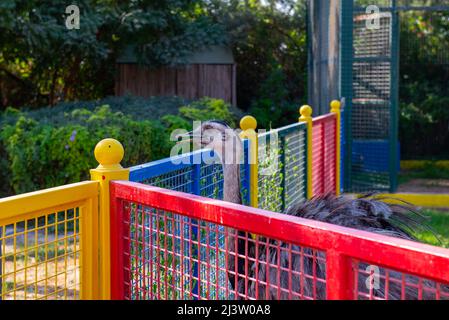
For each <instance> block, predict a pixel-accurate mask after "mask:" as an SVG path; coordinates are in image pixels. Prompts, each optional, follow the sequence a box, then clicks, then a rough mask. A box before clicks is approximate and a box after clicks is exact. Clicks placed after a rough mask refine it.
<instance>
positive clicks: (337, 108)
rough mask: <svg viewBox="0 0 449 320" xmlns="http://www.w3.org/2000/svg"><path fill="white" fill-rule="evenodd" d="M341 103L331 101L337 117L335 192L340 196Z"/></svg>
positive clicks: (332, 109) (333, 111)
mask: <svg viewBox="0 0 449 320" xmlns="http://www.w3.org/2000/svg"><path fill="white" fill-rule="evenodd" d="M340 107H341V104H340V101H338V100H334V101H332V102H331V112H332V113H335V118H336V121H337V123H336V126H335V130H336V131H337V132H336V139H337V141H336V143H335V153H336V154H335V162H336V163H335V189H336V190H335V194H336V195H337V196H338V195H339V194H340V190H341V186H340V181H341V180H340V177H341V167H340V165H341V110H340Z"/></svg>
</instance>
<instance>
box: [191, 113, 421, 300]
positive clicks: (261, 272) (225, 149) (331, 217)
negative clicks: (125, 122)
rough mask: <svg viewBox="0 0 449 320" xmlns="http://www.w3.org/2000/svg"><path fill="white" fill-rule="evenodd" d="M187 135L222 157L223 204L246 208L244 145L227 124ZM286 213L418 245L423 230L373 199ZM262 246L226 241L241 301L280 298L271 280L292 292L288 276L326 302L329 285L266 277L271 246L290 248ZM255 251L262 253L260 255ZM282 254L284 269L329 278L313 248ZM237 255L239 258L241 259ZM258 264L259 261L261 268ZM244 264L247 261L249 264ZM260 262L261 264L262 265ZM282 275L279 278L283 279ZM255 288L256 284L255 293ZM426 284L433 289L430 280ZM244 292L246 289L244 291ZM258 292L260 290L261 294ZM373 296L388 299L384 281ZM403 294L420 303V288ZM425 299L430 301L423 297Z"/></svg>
mask: <svg viewBox="0 0 449 320" xmlns="http://www.w3.org/2000/svg"><path fill="white" fill-rule="evenodd" d="M188 136H189V137H190V138H193V142H194V143H195V144H197V145H199V146H200V147H202V148H209V149H212V150H213V151H214V152H215V153H216V154H217V155H218V157H219V158H220V160H221V163H222V166H223V178H224V186H223V200H224V201H228V202H233V203H237V204H242V198H241V195H240V167H239V161H238V160H239V159H240V157H241V156H242V153H243V147H242V141H241V140H240V138H239V136H238V135H237V134H236V133H235V132H234V131H233V130H232V129H231V128H230V127H229V126H228V125H227V124H226V123H225V122H222V121H217V120H210V121H207V122H203V123H202V125H201V126H200V127H198V128H196V129H195V130H194V131H192V132H190V133H189V134H188ZM284 213H285V214H288V215H292V216H297V217H302V218H306V219H313V220H318V221H323V222H327V223H331V224H335V225H339V226H344V227H350V228H354V229H359V230H365V231H369V232H374V233H377V234H383V235H388V236H393V237H398V238H402V239H407V240H414V241H417V239H416V238H414V237H413V235H412V232H413V230H414V229H416V228H420V227H422V226H423V217H422V216H420V215H419V214H418V213H417V212H415V211H414V210H413V209H412V208H411V207H410V206H408V205H389V204H386V203H384V202H382V201H379V200H376V199H375V198H373V197H372V196H370V195H366V196H363V197H361V198H358V199H350V198H348V197H344V196H338V197H337V196H334V195H330V194H328V195H323V196H319V197H315V198H313V199H311V200H308V201H305V202H298V203H295V204H293V205H292V206H290V207H289V208H287V210H286V211H285V212H284ZM409 213H414V214H415V215H410V214H409ZM237 235H238V237H237V240H236V236H237ZM259 242H260V243H261V244H259V245H258V248H257V249H258V250H256V245H255V242H254V241H250V237H249V235H248V234H247V233H245V232H242V231H237V232H236V231H233V232H232V231H230V232H229V235H228V237H227V245H228V256H227V263H228V265H227V267H228V280H229V282H230V285H231V287H232V289H233V290H235V293H236V298H237V299H240V298H241V296H240V295H243V296H245V292H246V295H247V296H248V297H251V298H257V299H277V298H279V295H278V290H277V288H272V287H270V288H269V290H266V287H265V286H266V285H264V284H261V281H263V282H265V283H266V282H267V280H268V281H269V283H270V284H272V285H273V286H274V287H278V286H280V287H281V288H284V289H286V290H288V289H289V286H288V284H289V277H291V278H292V279H291V284H292V287H291V290H292V291H293V292H300V290H301V291H302V292H303V293H304V294H305V295H306V296H312V291H314V292H315V293H316V295H315V296H316V298H318V299H325V298H326V288H325V284H321V283H317V284H316V287H315V288H314V287H313V283H312V282H311V281H310V280H306V281H303V283H302V286H303V287H302V288H299V286H300V283H301V281H300V277H299V276H297V275H295V274H290V275H289V273H288V272H285V271H278V270H277V269H278V268H269V269H270V270H269V271H268V275H267V274H266V273H267V272H266V267H265V265H266V263H267V262H268V263H275V262H277V261H278V258H279V257H277V255H278V254H279V253H278V250H275V249H272V248H273V247H275V246H277V245H279V246H280V247H281V248H285V249H287V248H288V247H289V246H290V245H289V244H286V243H283V242H280V241H277V240H270V241H269V242H270V246H269V250H267V248H266V242H264V241H259ZM271 245H273V246H271ZM292 250H293V252H300V250H301V248H299V246H294V245H293V246H292ZM267 251H268V252H267ZM256 252H258V253H257V255H258V256H257V257H256ZM282 252H283V251H281V254H280V255H281V257H280V263H281V266H282V267H284V268H288V267H289V266H291V268H292V269H293V270H295V271H298V272H299V270H301V263H302V264H303V266H302V268H303V269H302V270H303V272H304V273H305V274H308V275H312V272H313V269H315V271H314V272H315V274H316V276H317V277H318V278H321V279H324V278H325V264H324V263H323V262H319V261H318V262H316V263H315V266H314V263H313V262H314V260H313V259H312V258H311V257H307V256H309V255H312V250H311V249H305V248H304V252H305V253H306V256H304V257H303V256H301V255H299V254H292V255H290V256H289V255H288V254H283V253H282ZM284 252H288V251H284ZM236 253H237V254H238V256H237V257H236ZM319 255H320V254H319V253H318V256H319ZM321 255H322V254H321ZM243 257H246V258H243ZM248 258H250V259H248ZM256 258H257V259H256ZM322 258H324V256H322ZM245 259H246V261H245ZM301 260H302V261H301ZM254 261H259V265H258V266H257V268H256V263H255V262H254ZM235 262H237V265H235ZM245 262H247V263H246V265H245ZM261 262H263V265H262V264H261ZM362 267H363V265H362ZM271 269H273V270H271ZM256 270H258V279H259V280H260V281H259V282H258V283H255V282H254V281H250V280H248V278H253V279H254V278H255V277H256ZM278 272H280V273H281V274H280V275H279V274H278ZM380 273H381V275H384V274H385V270H383V269H381V270H380ZM245 275H246V276H245ZM389 275H390V277H395V276H396V277H399V279H400V274H399V273H397V272H394V271H390V272H389ZM407 282H408V283H410V282H416V283H417V280H416V279H415V278H413V279H412V278H410V277H408V276H407ZM256 285H257V286H258V288H257V291H256ZM363 285H365V281H364V280H363V279H362V278H361V276H359V291H363V288H362V287H361V286H363ZM424 285H426V286H430V284H429V283H428V282H426V281H425V282H424ZM245 288H246V289H247V290H246V291H245ZM365 291H366V289H365ZM256 292H258V295H257V296H256ZM374 296H376V297H385V283H384V282H383V281H381V283H380V287H378V288H377V289H374ZM401 296H402V290H401V285H400V284H396V283H389V289H388V299H393V300H394V299H400V298H401ZM405 296H406V298H407V299H417V297H418V293H417V292H416V290H412V289H410V288H409V287H408V286H407V288H406V292H405ZM280 298H281V299H287V298H288V295H287V294H285V293H283V292H282V293H281V295H280ZM423 298H426V297H425V296H423Z"/></svg>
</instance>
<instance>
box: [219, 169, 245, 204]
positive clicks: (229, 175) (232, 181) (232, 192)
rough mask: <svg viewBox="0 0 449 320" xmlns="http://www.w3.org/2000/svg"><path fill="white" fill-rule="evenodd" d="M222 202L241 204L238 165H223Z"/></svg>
mask: <svg viewBox="0 0 449 320" xmlns="http://www.w3.org/2000/svg"><path fill="white" fill-rule="evenodd" d="M223 179H224V182H223V183H224V186H223V200H224V201H228V202H233V203H237V204H241V203H242V198H241V196H240V165H239V164H223Z"/></svg>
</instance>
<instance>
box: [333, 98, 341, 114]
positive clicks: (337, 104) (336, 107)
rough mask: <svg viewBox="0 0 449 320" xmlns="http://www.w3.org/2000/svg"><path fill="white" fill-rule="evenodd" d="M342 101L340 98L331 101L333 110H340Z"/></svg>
mask: <svg viewBox="0 0 449 320" xmlns="http://www.w3.org/2000/svg"><path fill="white" fill-rule="evenodd" d="M340 107H341V103H340V101H338V100H333V101H332V102H331V112H338V111H340Z"/></svg>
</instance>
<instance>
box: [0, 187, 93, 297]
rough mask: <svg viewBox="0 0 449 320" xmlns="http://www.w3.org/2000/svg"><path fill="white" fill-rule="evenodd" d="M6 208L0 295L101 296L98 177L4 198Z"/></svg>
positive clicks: (0, 226) (0, 204)
mask: <svg viewBox="0 0 449 320" xmlns="http://www.w3.org/2000/svg"><path fill="white" fill-rule="evenodd" d="M0 212H1V213H2V215H1V216H0V300H29V299H32V300H41V299H45V300H54V299H65V300H75V299H80V298H81V299H91V298H95V297H96V295H97V294H98V288H97V285H96V283H97V282H96V277H95V274H94V270H96V268H97V262H96V259H98V253H97V244H98V241H97V240H96V239H95V238H94V236H93V235H94V233H95V234H96V232H97V230H96V229H95V228H98V221H97V219H98V217H97V215H98V183H97V182H94V181H89V182H82V183H77V184H73V185H67V186H63V187H58V188H53V189H47V190H43V191H38V192H32V193H29V194H25V195H19V196H14V197H9V198H5V199H0ZM94 277H95V278H94Z"/></svg>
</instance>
